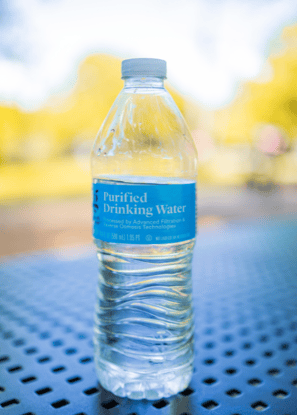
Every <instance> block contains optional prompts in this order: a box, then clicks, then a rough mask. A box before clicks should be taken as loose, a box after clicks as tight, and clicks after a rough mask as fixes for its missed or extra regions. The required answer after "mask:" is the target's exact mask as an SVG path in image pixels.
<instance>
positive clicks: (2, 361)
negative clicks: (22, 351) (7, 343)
mask: <svg viewBox="0 0 297 415" xmlns="http://www.w3.org/2000/svg"><path fill="white" fill-rule="evenodd" d="M9 359H10V357H9V356H7V355H6V356H0V363H4V362H8V360H9Z"/></svg>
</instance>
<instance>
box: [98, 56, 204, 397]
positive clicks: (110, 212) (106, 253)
mask: <svg viewBox="0 0 297 415" xmlns="http://www.w3.org/2000/svg"><path fill="white" fill-rule="evenodd" d="M137 61H138V62H137ZM125 62H126V63H125ZM125 65H126V66H125ZM165 70H166V69H165V66H164V61H160V60H153V59H152V60H151V59H135V60H128V61H124V62H123V66H122V73H123V78H124V79H125V87H124V89H123V91H122V92H121V93H120V95H119V97H118V98H117V100H116V101H115V104H114V105H113V107H112V108H111V110H110V112H109V114H108V116H107V118H106V120H105V122H104V123H103V126H102V127H101V129H100V131H99V133H98V137H97V139H96V141H95V144H94V148H93V152H92V174H93V206H94V230H93V234H94V241H95V244H96V247H97V255H98V260H99V273H98V288H97V303H96V313H95V335H94V343H95V364H96V371H97V375H98V378H99V381H100V383H101V384H102V386H103V387H104V388H106V389H107V390H109V391H111V392H113V393H114V394H115V395H118V396H122V397H129V398H132V399H158V398H161V397H168V396H171V395H173V394H176V393H178V392H179V391H181V390H183V389H185V388H186V387H187V386H188V384H189V382H190V380H191V377H192V373H193V359H194V318H193V308H192V281H191V261H192V255H193V247H194V244H195V234H196V226H195V225H196V221H195V212H196V209H195V200H196V174H197V155H196V149H195V146H194V144H193V141H192V139H191V136H190V134H189V132H188V129H187V126H186V124H185V122H184V120H183V118H182V116H181V114H180V112H179V110H178V109H177V107H176V105H175V104H174V102H173V100H172V98H171V97H170V95H169V94H168V92H167V91H166V89H164V86H163V79H164V77H165V75H166V73H165ZM137 71H138V72H137ZM139 72H141V74H140V73H139Z"/></svg>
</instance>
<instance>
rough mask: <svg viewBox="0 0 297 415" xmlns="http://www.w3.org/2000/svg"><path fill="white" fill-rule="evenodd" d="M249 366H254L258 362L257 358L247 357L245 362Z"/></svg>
mask: <svg viewBox="0 0 297 415" xmlns="http://www.w3.org/2000/svg"><path fill="white" fill-rule="evenodd" d="M244 363H245V364H246V365H247V366H254V365H255V364H256V360H255V359H247V360H245V362H244Z"/></svg>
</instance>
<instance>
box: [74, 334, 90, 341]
mask: <svg viewBox="0 0 297 415" xmlns="http://www.w3.org/2000/svg"><path fill="white" fill-rule="evenodd" d="M76 337H77V338H78V339H79V340H83V339H86V338H87V337H88V336H87V335H86V334H85V333H78V334H77V336H76Z"/></svg>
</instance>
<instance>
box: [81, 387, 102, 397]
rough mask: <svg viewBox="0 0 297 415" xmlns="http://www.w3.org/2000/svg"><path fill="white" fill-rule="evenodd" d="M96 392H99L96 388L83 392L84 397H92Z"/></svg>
mask: <svg viewBox="0 0 297 415" xmlns="http://www.w3.org/2000/svg"><path fill="white" fill-rule="evenodd" d="M97 392H99V389H98V388H96V387H93V388H89V389H86V390H84V394H85V395H94V393H97Z"/></svg>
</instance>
